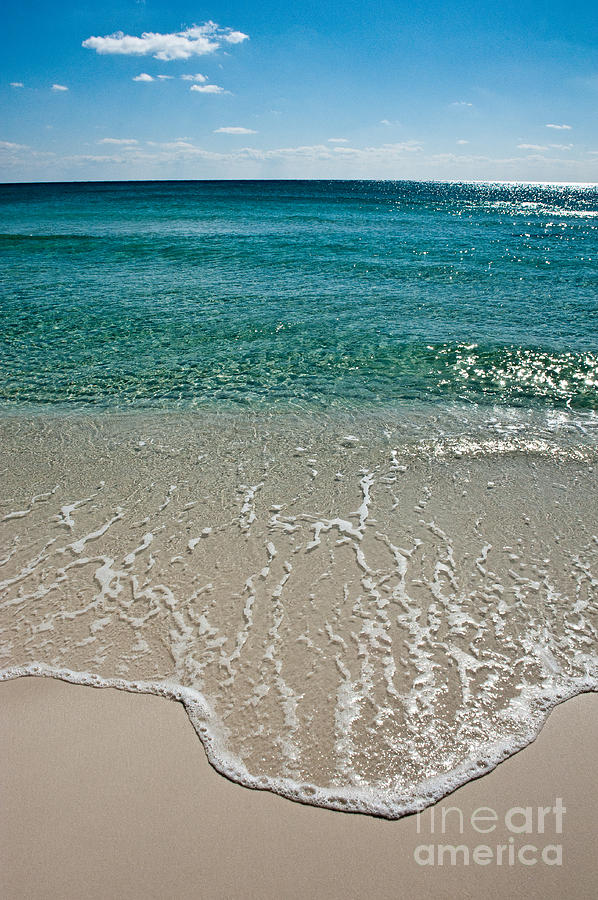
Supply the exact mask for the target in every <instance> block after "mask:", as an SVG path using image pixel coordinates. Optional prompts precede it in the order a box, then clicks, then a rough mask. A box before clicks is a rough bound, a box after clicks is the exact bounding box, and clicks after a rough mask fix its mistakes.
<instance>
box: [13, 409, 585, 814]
mask: <svg viewBox="0 0 598 900" xmlns="http://www.w3.org/2000/svg"><path fill="white" fill-rule="evenodd" d="M346 424H347V423H346V422H344V421H343V422H339V421H335V420H334V419H330V418H326V417H324V418H322V419H321V420H319V421H317V420H314V419H310V420H306V421H302V420H300V419H297V417H292V418H289V419H288V420H287V421H281V418H280V417H274V418H267V419H264V418H262V417H259V416H257V417H256V416H251V417H246V418H242V417H241V416H239V415H236V416H230V415H228V416H218V417H213V416H208V415H205V414H201V413H196V414H182V413H180V414H175V415H172V414H161V415H157V416H156V415H152V416H147V415H144V414H137V415H133V416H130V415H117V414H115V415H113V416H103V417H101V418H97V419H92V418H86V417H82V418H80V417H72V418H67V419H65V418H61V417H43V416H37V417H35V418H28V417H18V418H17V419H10V420H9V419H6V420H5V421H4V424H3V426H2V436H3V440H2V456H1V466H2V471H3V481H4V486H5V490H6V492H7V497H8V499H7V500H6V501H5V503H4V504H3V508H2V514H3V521H2V526H3V542H2V568H1V570H0V571H1V572H2V584H1V588H2V604H1V612H0V623H1V626H0V627H1V628H2V631H1V632H0V639H1V642H0V653H1V659H2V663H1V665H2V666H3V667H5V669H6V671H5V676H7V677H10V676H11V675H14V674H23V673H24V672H28V673H31V672H34V673H35V672H38V673H56V674H62V675H63V676H64V677H68V678H71V679H74V680H79V681H85V682H91V683H94V682H96V683H100V682H99V681H98V679H99V680H103V681H102V683H114V682H115V680H116V682H117V683H119V684H121V685H122V686H126V687H129V688H132V689H141V690H150V691H155V692H160V693H166V694H168V695H169V696H174V697H176V698H179V699H182V700H183V702H185V705H186V706H187V709H188V712H189V714H190V717H191V720H192V722H193V724H194V726H195V728H196V729H197V731H198V733H199V735H200V736H201V737H202V739H203V740H204V742H205V744H206V746H207V749H208V752H209V754H210V757H211V759H212V762H213V763H214V764H215V765H216V766H217V768H219V769H220V770H221V771H224V772H225V773H226V774H228V775H230V776H231V777H233V778H235V779H237V780H239V781H242V782H244V783H248V784H252V785H254V786H258V787H270V788H272V789H275V790H278V791H280V792H281V793H285V794H286V795H288V796H293V797H297V798H299V799H302V800H307V801H308V802H317V803H322V804H324V805H329V806H333V807H335V808H347V809H355V810H359V811H364V812H375V813H378V814H382V815H387V816H397V815H400V814H402V813H404V812H406V811H409V810H413V809H416V808H419V807H421V806H422V805H425V804H426V803H428V802H430V801H431V800H432V799H435V798H437V797H439V796H442V794H443V793H446V791H447V790H449V789H450V788H451V787H454V786H456V784H459V783H461V782H463V781H464V780H467V779H468V778H470V777H472V776H473V775H477V774H479V773H480V772H481V771H484V770H485V769H487V768H490V767H492V766H493V765H495V764H496V762H498V761H499V760H500V759H501V758H503V757H504V756H505V755H508V753H510V752H513V751H514V750H515V749H517V748H518V747H520V746H522V745H524V744H525V743H526V742H528V741H529V740H530V739H531V737H532V736H533V735H534V734H535V732H536V731H537V729H538V728H539V726H540V724H541V722H542V720H543V715H544V714H545V712H546V710H547V709H549V708H550V706H551V705H552V704H554V703H555V702H557V701H558V700H559V699H563V698H564V697H565V696H568V695H570V694H572V693H575V692H578V691H579V690H583V689H586V690H587V689H590V688H595V687H596V685H597V679H596V676H597V675H598V655H597V654H596V636H597V634H596V628H597V627H598V608H597V594H596V587H597V586H598V537H597V535H598V512H597V509H596V504H595V496H596V488H597V485H596V468H595V466H596V463H597V462H598V453H597V452H596V449H595V447H594V446H592V445H591V444H590V443H586V444H580V443H576V444H575V446H573V447H571V446H570V445H568V444H567V442H566V441H563V442H561V443H560V444H559V443H558V441H555V440H554V439H551V438H550V435H549V433H548V432H545V434H544V438H540V436H539V432H538V433H537V434H536V436H535V438H534V440H530V438H529V436H528V437H526V438H525V439H522V438H520V437H519V438H518V437H517V436H515V437H514V436H513V435H512V434H511V433H509V431H506V432H505V431H504V429H503V428H502V427H501V425H500V423H495V424H494V426H488V427H489V429H491V430H493V432H494V437H493V438H492V440H490V441H488V440H486V441H479V440H476V439H475V437H474V436H473V435H472V436H471V438H470V439H469V440H468V441H466V440H464V437H463V435H461V436H460V437H451V436H450V434H448V428H447V429H445V432H444V434H443V437H442V438H439V439H438V440H435V441H430V440H429V435H428V437H427V439H426V440H425V441H422V440H421V439H419V438H416V439H414V436H413V433H411V437H410V438H409V439H408V438H407V436H406V433H405V428H404V424H402V423H401V424H396V423H394V422H393V420H392V418H391V417H389V416H387V418H386V420H385V422H384V424H383V425H382V423H380V422H374V423H370V424H369V426H366V424H365V423H362V424H361V426H359V425H358V427H355V425H356V423H355V422H354V421H353V426H354V427H353V429H352V430H351V431H350V432H349V431H348V430H347V428H346V427H345V426H346ZM15 667H16V668H15Z"/></svg>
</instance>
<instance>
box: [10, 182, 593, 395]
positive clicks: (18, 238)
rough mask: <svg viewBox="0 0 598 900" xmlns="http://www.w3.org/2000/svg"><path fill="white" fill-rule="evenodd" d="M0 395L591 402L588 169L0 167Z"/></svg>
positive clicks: (590, 194) (590, 201)
mask: <svg viewBox="0 0 598 900" xmlns="http://www.w3.org/2000/svg"><path fill="white" fill-rule="evenodd" d="M0 217H1V221H0V257H1V260H2V269H1V271H2V285H1V290H0V407H2V408H3V409H4V410H7V409H8V410H10V409H16V408H20V407H23V406H28V405H30V404H35V405H36V406H37V405H39V404H42V405H46V404H49V405H56V404H60V405H63V404H67V405H70V406H72V407H73V408H79V407H81V406H85V407H87V408H89V407H90V406H106V405H108V406H110V405H116V406H120V407H123V406H131V405H137V406H144V407H147V406H150V407H151V406H177V405H181V406H201V405H205V404H208V405H213V404H219V403H220V404H224V403H225V404H233V405H234V404H237V403H238V404H243V405H247V406H249V407H260V408H263V407H270V406H273V405H274V404H278V405H280V406H285V405H290V406H292V407H294V408H297V407H299V408H301V407H305V408H314V406H316V407H318V406H320V407H330V406H334V405H339V404H341V405H349V406H351V405H356V406H360V407H361V406H363V405H364V404H366V405H368V406H370V407H371V406H373V405H379V404H388V403H393V402H395V401H410V400H418V401H429V402H431V403H443V402H447V401H448V402H450V401H459V402H465V403H472V404H477V405H482V404H493V405H496V404H499V405H500V404H505V405H511V406H512V405H520V406H528V405H531V406H535V407H537V406H540V407H547V406H548V407H564V406H569V407H572V408H574V409H575V408H579V409H581V408H584V409H598V189H596V188H584V187H575V186H572V187H565V186H562V187H561V186H537V185H487V184H437V183H416V182H367V181H352V182H338V181H336V182H314V181H305V182H300V181H298V182H288V181H285V182H272V181H267V182H247V181H244V182H233V181H229V182H163V183H160V182H151V183H139V182H137V183H132V182H128V183H99V184H98V183H96V184H47V185H4V186H0Z"/></svg>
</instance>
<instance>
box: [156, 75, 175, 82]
mask: <svg viewBox="0 0 598 900" xmlns="http://www.w3.org/2000/svg"><path fill="white" fill-rule="evenodd" d="M157 77H158V78H159V79H160V81H167V80H168V81H171V80H172V79H173V78H174V75H158V76H157Z"/></svg>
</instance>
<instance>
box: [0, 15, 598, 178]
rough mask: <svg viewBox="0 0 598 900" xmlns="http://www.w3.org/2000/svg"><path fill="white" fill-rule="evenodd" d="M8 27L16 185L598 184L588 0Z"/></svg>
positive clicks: (7, 94)
mask: <svg viewBox="0 0 598 900" xmlns="http://www.w3.org/2000/svg"><path fill="white" fill-rule="evenodd" d="M3 26H4V27H3V31H4V40H3V54H2V60H1V62H0V110H1V115H0V181H3V182H19V181H102V180H129V179H141V180H143V179H196V178H198V179H203V178H375V179H377V178H382V179H405V178H407V179H430V180H432V179H440V180H497V181H511V180H522V181H560V182H571V181H573V182H586V183H587V182H598V115H597V112H598V15H596V8H595V5H594V4H593V3H591V2H589V0H588V2H578V0H568V2H563V0H542V2H540V0H537V2H527V0H519V2H512V0H493V2H487V0H479V2H465V0H455V2H444V3H441V2H421V0H409V2H404V0H375V2H373V3H372V4H369V3H367V2H365V0H360V2H357V0H343V2H340V0H335V2H326V0H313V2H301V0H297V2H293V3H289V2H284V0H279V2H274V0H244V2H237V0H229V2H221V0H210V2H196V3H191V2H187V0H168V2H165V0H126V2H125V0H104V2H103V3H102V4H95V3H94V4H92V3H88V4H72V3H64V2H61V0H53V2H52V3H50V2H47V0H35V2H32V0H20V2H19V3H18V4H10V5H9V6H8V7H7V8H5V12H4V13H3Z"/></svg>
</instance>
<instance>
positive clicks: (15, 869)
mask: <svg viewBox="0 0 598 900" xmlns="http://www.w3.org/2000/svg"><path fill="white" fill-rule="evenodd" d="M597 704H598V698H596V697H595V696H593V695H584V696H581V697H578V698H576V699H574V700H571V701H568V702H567V703H565V704H563V705H561V706H559V707H558V708H557V709H556V710H555V711H554V712H553V713H552V715H551V716H550V718H549V720H548V723H547V724H546V726H545V728H544V730H543V731H542V732H541V734H540V736H539V737H538V739H537V740H536V741H535V742H534V743H533V744H532V745H530V746H529V747H528V748H526V749H525V750H524V751H522V752H521V753H518V754H517V755H516V756H514V757H512V758H511V759H509V760H507V761H506V762H504V763H502V764H501V765H500V766H499V767H498V768H497V769H496V770H495V771H494V772H492V773H490V774H489V775H487V776H485V777H483V778H481V779H478V780H476V781H473V782H470V783H469V784H467V785H466V786H465V787H463V788H461V789H460V790H458V791H456V792H455V793H454V794H451V795H450V796H448V797H446V798H445V799H444V800H443V801H442V802H441V803H440V804H439V805H438V806H437V807H436V810H435V814H436V821H435V831H434V833H432V830H431V818H430V816H431V811H430V810H428V811H427V812H426V813H424V814H422V816H421V821H420V823H419V827H420V833H419V834H418V830H417V829H418V822H417V817H416V816H409V817H407V818H405V819H401V820H399V821H394V822H389V821H386V820H380V819H373V818H371V817H368V816H362V815H354V814H346V813H336V812H331V811H329V810H324V809H318V808H316V807H310V806H303V805H300V804H297V803H291V802H289V801H288V800H285V799H284V798H281V797H277V796H275V795H273V794H270V793H268V792H264V791H251V790H247V789H244V788H242V787H239V786H238V785H236V784H233V783H231V782H230V781H228V780H227V779H224V778H222V777H221V776H219V775H217V774H216V773H215V772H214V770H213V769H212V768H211V767H210V765H209V764H208V762H207V760H206V758H205V754H204V752H203V750H202V747H201V744H200V743H199V741H198V740H197V738H196V735H195V733H194V732H193V729H192V728H191V726H190V724H189V721H188V719H187V716H186V715H185V712H184V710H183V708H182V706H181V705H180V704H179V703H173V702H171V701H168V700H164V699H160V698H156V697H151V696H144V697H142V696H134V695H131V694H128V693H126V692H124V691H114V690H111V689H94V688H89V687H82V686H77V685H69V684H65V683H63V682H59V681H56V680H53V679H42V678H22V679H17V680H15V681H12V682H10V683H7V684H3V685H0V722H1V725H0V734H1V735H2V737H1V752H2V758H3V765H2V769H1V778H2V786H1V793H2V797H3V801H2V805H3V815H2V829H1V830H2V838H1V840H2V858H3V866H2V885H3V887H2V893H3V896H5V897H6V898H11V900H12V898H17V897H28V898H32V900H35V898H40V900H41V898H44V897H48V896H56V897H58V896H60V897H63V898H65V900H70V898H73V900H74V898H76V897H80V896H81V895H82V894H85V895H86V896H88V897H90V898H98V900H99V898H102V897H106V896H119V897H123V898H137V897H156V898H157V897H163V896H176V897H180V898H187V897H189V898H191V897H198V896H209V897H218V898H220V897H222V898H225V897H227V898H244V897H247V898H253V897H255V898H257V897H280V896H285V897H297V898H299V897H335V898H336V897H338V898H341V897H352V898H361V897H368V896H377V897H380V898H394V897H398V896H406V895H409V896H411V897H414V898H417V900H420V898H421V900H423V898H426V897H438V898H452V897H455V896H460V897H488V898H504V897H507V896H525V897H527V898H530V900H535V898H551V900H552V898H554V900H557V898H559V897H563V896H572V897H575V898H579V900H585V898H588V900H589V898H591V897H593V896H594V895H595V886H596V880H595V848H594V845H595V835H596V829H597V827H598V812H597V808H598V807H597V801H598V796H597V793H596V777H595V760H594V756H593V753H594V748H595V746H596V743H597V741H598V725H597V722H598V717H597V716H596V710H597ZM557 797H561V798H562V801H563V805H564V807H565V809H566V812H565V813H564V814H563V816H562V833H560V834H557V833H556V829H555V826H556V820H555V817H554V816H553V815H552V814H551V815H550V816H548V815H547V816H546V822H545V832H544V833H543V834H539V833H538V832H537V817H536V818H535V819H534V825H533V832H532V833H531V834H513V833H511V832H510V831H509V830H508V828H506V827H505V825H504V815H505V813H506V812H507V811H508V810H509V809H510V808H515V807H526V806H532V807H534V816H536V808H537V807H538V806H542V807H553V806H554V803H555V801H556V798H557ZM443 807H444V808H447V809H448V808H450V807H453V808H454V807H458V808H459V809H460V810H461V812H462V814H463V817H464V826H463V833H461V832H460V821H459V818H458V817H457V815H456V814H455V812H452V813H447V815H446V818H445V825H446V829H445V834H442V833H440V832H441V830H442V819H441V811H442V809H443ZM479 807H489V808H490V809H491V810H494V811H495V812H496V814H497V816H498V818H499V820H500V821H499V822H498V824H497V826H496V831H495V832H493V833H490V834H481V833H479V832H477V831H476V830H475V829H473V828H472V827H471V814H472V813H474V812H475V811H476V810H477V809H478V808H479ZM485 815H486V816H488V815H489V813H488V810H486V811H485ZM474 821H476V822H478V826H479V827H481V824H482V823H481V820H474ZM523 821H524V820H523V819H522V818H521V817H514V818H513V820H512V823H513V824H514V825H518V826H519V825H521V824H522V822H523ZM484 827H488V822H485V823H484ZM509 837H512V838H514V839H515V842H516V846H517V848H518V849H520V848H521V847H522V846H524V845H525V844H530V845H533V846H535V847H537V848H538V854H537V856H538V860H539V861H538V863H537V864H536V865H526V864H522V863H521V862H519V860H517V861H516V862H515V864H514V865H506V864H505V865H502V866H497V865H496V863H495V862H492V863H490V864H488V865H479V864H478V865H476V864H474V863H473V861H472V860H470V864H469V865H468V866H465V865H463V864H462V862H461V859H462V857H461V856H459V862H458V864H457V865H450V864H449V857H447V859H446V863H445V864H444V865H443V866H438V865H434V866H421V865H419V864H418V863H417V862H416V861H415V859H414V852H415V851H416V850H417V848H418V847H420V846H421V845H429V844H431V843H433V844H434V845H437V844H441V843H442V844H450V845H460V844H464V845H466V846H467V847H468V848H469V849H470V850H471V851H473V849H474V848H475V847H476V846H478V845H480V844H486V845H492V846H494V847H496V845H497V844H500V843H505V844H507V843H508V840H509ZM547 845H561V847H562V865H560V866H558V865H546V864H544V863H543V862H542V861H541V852H542V850H543V849H544V848H545V847H546V846H547ZM420 858H425V854H424V855H422V853H421V851H420ZM526 858H527V859H529V858H530V856H529V853H528V856H527V857H526ZM507 861H508V858H507V857H505V862H507Z"/></svg>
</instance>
